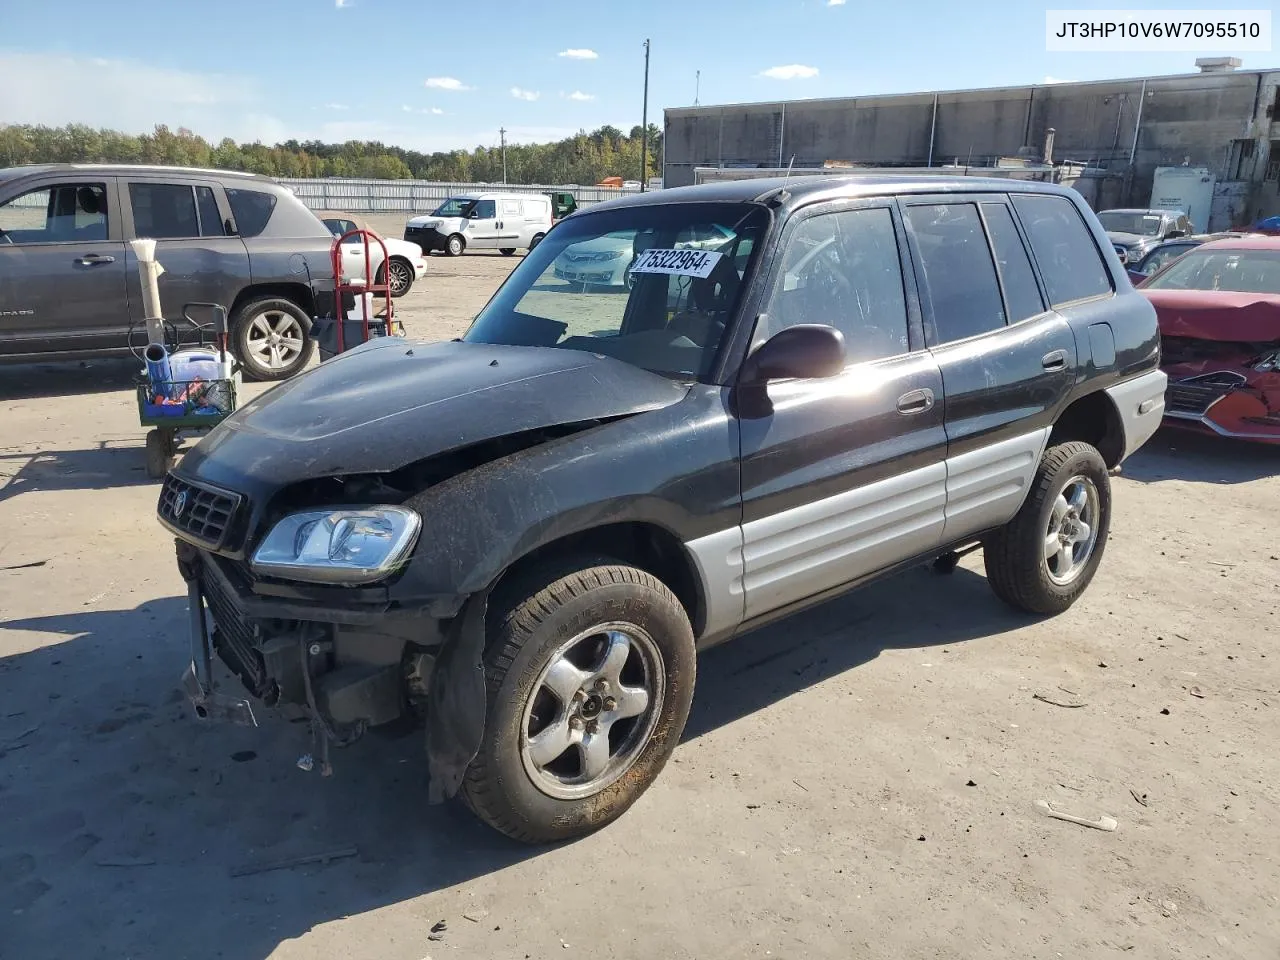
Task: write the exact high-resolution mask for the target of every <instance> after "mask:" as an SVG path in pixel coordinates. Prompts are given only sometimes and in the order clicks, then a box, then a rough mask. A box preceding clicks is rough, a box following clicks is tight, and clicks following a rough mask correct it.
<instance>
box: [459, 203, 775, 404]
mask: <svg viewBox="0 0 1280 960" xmlns="http://www.w3.org/2000/svg"><path fill="white" fill-rule="evenodd" d="M768 225H769V214H768V211H767V210H766V209H765V208H764V207H762V206H760V205H758V204H751V203H673V204H661V205H654V206H637V207H624V208H621V209H618V210H610V211H607V212H602V213H586V214H581V213H580V214H576V215H575V216H573V217H572V218H570V219H568V220H564V221H562V222H561V223H560V224H559V225H558V226H556V228H555V229H554V230H552V231H551V232H550V233H548V234H547V236H546V239H545V240H543V241H542V243H540V244H538V246H537V247H535V248H534V249H533V250H532V251H531V252H530V254H529V255H528V256H527V257H526V258H525V259H524V261H523V262H522V263H521V264H520V266H518V267H517V268H516V269H515V270H514V271H513V272H512V274H511V276H510V277H509V278H508V279H507V282H506V283H504V284H503V285H502V287H501V288H500V289H499V290H498V292H497V294H495V295H494V298H493V299H492V300H491V301H490V302H489V304H488V305H487V306H486V307H485V308H484V310H483V311H482V312H481V313H480V315H479V316H478V317H476V320H475V323H473V324H472V325H471V328H470V329H469V330H468V331H467V333H466V335H465V336H464V337H463V339H464V340H465V341H468V342H471V343H496V344H511V345H516V346H536V347H561V348H564V349H567V350H585V351H587V352H590V353H598V354H604V355H605V356H609V357H613V358H615V359H617V360H622V361H624V362H626V363H630V364H634V365H635V366H638V367H643V368H644V369H646V370H651V371H653V372H655V373H660V374H663V375H665V376H672V377H677V378H680V379H690V380H692V379H698V378H700V377H705V376H706V375H707V373H708V372H709V371H710V369H711V366H712V365H713V364H714V363H715V359H716V354H717V351H718V350H719V348H720V344H721V341H722V340H723V339H724V336H725V333H726V331H727V330H728V329H729V326H730V324H731V322H732V319H733V316H734V312H735V311H736V309H737V306H738V300H739V297H740V294H741V292H742V291H743V290H744V289H745V288H746V280H747V279H748V277H749V274H750V272H751V270H752V269H753V268H754V261H755V253H756V251H757V250H758V249H759V247H760V242H761V239H762V238H763V236H764V231H765V229H766V228H767V227H768Z"/></svg>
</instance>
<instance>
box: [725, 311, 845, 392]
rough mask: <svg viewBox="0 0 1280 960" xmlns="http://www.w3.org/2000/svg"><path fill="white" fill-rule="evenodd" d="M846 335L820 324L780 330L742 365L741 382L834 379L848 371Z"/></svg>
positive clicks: (760, 382)
mask: <svg viewBox="0 0 1280 960" xmlns="http://www.w3.org/2000/svg"><path fill="white" fill-rule="evenodd" d="M844 361H845V352H844V334H842V333H841V332H840V331H839V330H837V329H836V328H835V327H829V326H827V325H825V324H820V323H802V324H797V325H796V326H794V327H787V328H785V329H783V330H779V331H778V332H777V333H775V334H774V335H773V336H772V337H770V338H769V339H768V340H767V341H765V342H764V343H762V344H761V345H760V347H759V348H758V349H757V350H756V351H755V352H754V353H752V354H751V355H750V356H749V357H747V359H746V360H745V361H744V362H743V364H742V374H741V377H740V378H739V379H740V382H742V383H744V384H747V383H759V384H763V383H768V382H769V381H770V380H787V379H805V380H810V379H819V378H822V377H834V376H835V375H836V374H837V373H839V372H840V371H841V370H843V369H844Z"/></svg>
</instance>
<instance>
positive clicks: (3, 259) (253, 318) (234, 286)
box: [0, 164, 333, 380]
mask: <svg viewBox="0 0 1280 960" xmlns="http://www.w3.org/2000/svg"><path fill="white" fill-rule="evenodd" d="M137 237H150V238H154V239H155V240H157V241H159V242H158V244H157V251H156V259H157V260H159V261H160V263H161V265H162V266H163V267H164V273H163V275H162V276H161V277H160V302H161V304H162V305H163V307H164V312H165V318H166V319H167V320H171V321H175V327H176V329H177V331H178V336H179V338H180V339H185V338H186V337H188V336H190V335H191V334H192V331H191V330H190V329H189V325H187V324H184V323H183V322H182V308H183V304H186V303H191V302H193V301H205V302H213V303H221V304H224V305H225V306H226V307H227V308H228V310H229V311H230V320H231V327H232V348H233V350H234V352H235V354H236V356H237V357H238V358H239V360H240V362H241V364H242V365H243V367H244V369H245V372H246V373H247V374H248V375H249V376H251V377H254V378H257V379H263V380H279V379H284V378H285V377H288V376H291V375H292V374H294V373H296V372H297V371H298V370H300V369H301V368H302V366H303V365H304V364H305V363H306V361H307V358H308V356H309V354H310V352H311V317H312V316H314V315H315V305H316V296H317V294H321V295H323V293H324V292H327V291H330V290H331V289H332V285H333V270H332V267H331V266H330V260H329V249H330V244H331V243H332V241H333V237H332V236H331V235H330V233H329V231H328V230H327V229H326V228H325V226H324V224H322V223H321V222H320V221H319V220H318V219H317V218H316V217H315V215H314V214H312V213H311V211H310V210H308V209H307V208H306V207H305V206H303V204H302V203H301V201H299V200H298V199H297V198H296V197H295V196H294V195H293V194H292V193H290V192H289V191H288V190H286V189H285V188H284V187H283V186H281V185H280V184H278V183H276V182H275V181H273V180H271V179H269V178H267V177H260V176H255V175H253V174H247V173H233V172H229V171H225V170H199V169H192V168H182V167H150V166H108V165H99V164H48V165H41V166H27V167H13V168H10V169H4V170H0V362H5V361H8V362H33V361H42V360H65V359H73V358H74V359H80V358H86V357H103V356H112V355H119V354H125V353H127V352H128V349H129V346H130V344H131V343H132V344H133V345H134V346H135V347H137V346H141V345H143V344H144V343H145V336H144V333H143V321H144V320H145V319H146V318H145V317H144V316H143V307H142V294H141V287H140V282H139V279H138V270H137V259H136V257H135V256H134V253H133V250H132V248H131V247H130V246H129V243H128V241H130V240H132V239H134V238H137ZM184 327H185V328H187V329H184Z"/></svg>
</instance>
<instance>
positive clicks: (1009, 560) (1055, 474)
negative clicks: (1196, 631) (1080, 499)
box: [983, 441, 1111, 615]
mask: <svg viewBox="0 0 1280 960" xmlns="http://www.w3.org/2000/svg"><path fill="white" fill-rule="evenodd" d="M1077 478H1083V479H1086V480H1088V481H1089V482H1091V483H1092V485H1093V488H1094V490H1095V491H1096V493H1097V504H1096V514H1097V519H1096V522H1095V523H1093V524H1091V525H1090V530H1091V531H1092V533H1093V542H1092V546H1091V548H1090V552H1089V553H1088V556H1087V557H1085V558H1083V559H1082V560H1081V562H1080V565H1079V567H1078V572H1076V573H1075V574H1074V575H1073V576H1072V578H1071V579H1070V581H1069V582H1067V583H1060V582H1057V580H1055V579H1054V576H1053V573H1052V571H1051V570H1050V563H1051V561H1049V560H1047V559H1046V556H1045V555H1046V553H1047V552H1048V549H1049V544H1050V534H1051V529H1050V523H1051V518H1052V517H1053V515H1054V510H1055V504H1056V503H1057V500H1058V497H1059V495H1060V494H1062V493H1063V491H1064V490H1065V489H1066V488H1067V487H1068V486H1069V485H1070V486H1072V488H1073V489H1076V488H1077V482H1076V481H1077ZM1095 528H1096V529H1095ZM1110 529H1111V480H1110V477H1109V475H1108V473H1107V465H1106V463H1105V462H1103V459H1102V455H1101V454H1100V453H1098V451H1097V450H1096V449H1094V448H1093V447H1092V446H1090V445H1089V444H1087V443H1080V442H1074V441H1073V442H1071V443H1063V444H1058V445H1056V446H1052V447H1050V448H1049V449H1048V450H1046V451H1045V453H1044V456H1043V457H1042V458H1041V459H1040V467H1039V469H1038V470H1037V471H1036V475H1035V479H1034V480H1033V481H1032V485H1031V492H1030V493H1029V494H1028V496H1027V499H1026V502H1025V503H1023V505H1022V508H1021V509H1020V510H1019V511H1018V513H1017V515H1016V516H1015V517H1014V518H1013V519H1012V520H1011V521H1009V523H1008V524H1007V525H1006V526H1005V527H1004V528H1003V529H1002V530H1000V531H999V532H998V533H996V534H993V535H992V536H990V537H988V538H987V539H986V540H985V541H984V542H983V561H984V564H985V566H986V570H987V580H988V582H989V583H990V584H991V589H992V590H994V591H995V594H996V596H998V597H999V598H1000V599H1001V600H1003V601H1004V602H1005V603H1007V604H1009V605H1010V606H1011V607H1014V608H1016V609H1018V610H1022V611H1025V612H1027V613H1033V614H1042V615H1044V614H1055V613H1062V612H1063V611H1064V610H1066V609H1067V608H1068V607H1070V606H1071V605H1072V604H1073V603H1075V602H1076V600H1077V599H1078V598H1079V597H1080V595H1081V594H1082V593H1084V591H1085V588H1086V587H1088V586H1089V582H1090V581H1091V580H1092V579H1093V575H1094V574H1095V573H1096V572H1097V570H1098V564H1099V563H1101V561H1102V554H1103V551H1104V550H1105V549H1106V545H1107V535H1108V532H1109V531H1110Z"/></svg>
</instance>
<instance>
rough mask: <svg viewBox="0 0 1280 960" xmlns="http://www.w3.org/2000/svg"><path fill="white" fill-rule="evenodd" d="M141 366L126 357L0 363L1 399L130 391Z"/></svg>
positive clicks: (46, 397) (31, 398) (47, 397)
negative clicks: (2, 364) (12, 363)
mask: <svg viewBox="0 0 1280 960" xmlns="http://www.w3.org/2000/svg"><path fill="white" fill-rule="evenodd" d="M140 366H141V364H140V363H139V362H138V361H137V360H132V359H129V358H124V359H114V360H82V361H79V362H76V361H67V362H65V363H31V364H25V363H24V364H14V365H12V366H10V365H4V366H0V401H4V400H39V399H50V398H53V397H74V396H82V395H85V394H93V393H110V392H113V391H116V390H131V389H133V378H134V377H135V376H136V375H137V373H138V370H139V368H140Z"/></svg>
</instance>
